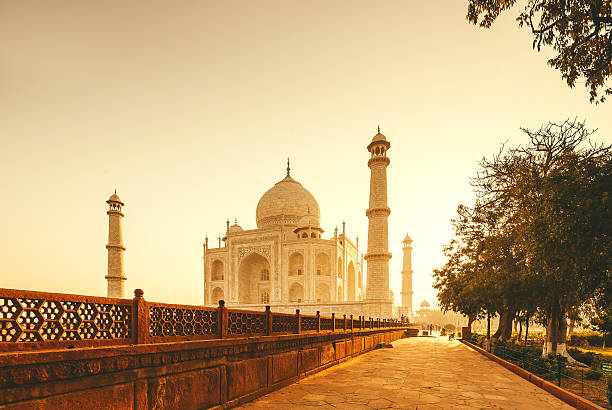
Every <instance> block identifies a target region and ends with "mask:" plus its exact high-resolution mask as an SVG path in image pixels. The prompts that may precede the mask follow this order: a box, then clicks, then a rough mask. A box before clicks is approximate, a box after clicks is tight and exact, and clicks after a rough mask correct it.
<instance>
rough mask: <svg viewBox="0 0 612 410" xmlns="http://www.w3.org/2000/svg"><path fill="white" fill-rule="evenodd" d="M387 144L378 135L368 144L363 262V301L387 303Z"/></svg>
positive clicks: (384, 139) (388, 255) (389, 257)
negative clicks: (364, 297) (366, 264)
mask: <svg viewBox="0 0 612 410" xmlns="http://www.w3.org/2000/svg"><path fill="white" fill-rule="evenodd" d="M390 147H391V144H390V143H389V142H388V141H387V139H386V138H385V136H384V135H382V134H381V133H380V127H378V134H376V135H375V136H374V138H372V142H371V143H370V145H368V151H369V152H370V154H371V157H370V159H369V160H368V167H370V171H371V172H370V206H369V208H368V210H367V211H366V216H367V217H368V250H367V254H366V255H365V259H366V261H367V263H368V271H367V272H368V275H367V285H366V299H367V300H379V301H381V302H382V301H385V302H389V301H390V292H389V259H391V254H390V253H389V226H388V221H387V218H389V214H390V213H391V210H390V209H389V207H388V206H387V166H389V162H390V161H389V158H388V157H387V150H388V149H389V148H390Z"/></svg>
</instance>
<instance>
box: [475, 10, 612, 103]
mask: <svg viewBox="0 0 612 410" xmlns="http://www.w3.org/2000/svg"><path fill="white" fill-rule="evenodd" d="M516 3H517V1H516V0H468V11H467V19H468V21H469V22H471V23H473V24H475V25H479V26H480V27H484V28H489V27H491V25H492V24H493V22H494V21H495V19H496V18H497V17H498V16H499V15H500V14H501V13H502V12H504V11H506V10H508V9H511V8H512V7H513V6H514V5H515V4H516ZM520 4H522V5H523V8H522V11H521V12H520V14H519V16H518V18H517V21H518V24H519V26H520V27H523V26H526V27H528V28H529V29H530V30H531V33H532V35H533V48H536V49H537V50H538V51H540V49H541V47H542V46H550V47H552V48H553V50H554V51H555V53H556V55H555V56H554V57H553V58H551V59H550V60H548V64H549V65H550V66H552V67H554V68H555V69H557V70H559V71H560V72H561V76H562V78H563V79H564V80H565V81H566V82H567V85H568V86H570V87H574V85H576V81H577V80H578V79H579V78H585V80H586V82H585V86H586V87H588V88H589V89H590V90H589V92H590V101H591V102H603V101H605V99H606V95H610V94H612V88H610V87H606V81H607V80H608V79H609V78H610V76H611V75H612V2H611V1H610V0H571V1H570V0H525V1H523V2H520ZM601 90H603V93H602V92H601Z"/></svg>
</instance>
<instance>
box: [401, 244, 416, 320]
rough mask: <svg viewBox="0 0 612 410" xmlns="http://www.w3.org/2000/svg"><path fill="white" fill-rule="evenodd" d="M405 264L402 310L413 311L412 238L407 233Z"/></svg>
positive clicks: (404, 249)
mask: <svg viewBox="0 0 612 410" xmlns="http://www.w3.org/2000/svg"><path fill="white" fill-rule="evenodd" d="M402 243H403V244H404V247H403V251H404V266H403V269H402V310H405V311H408V312H412V295H413V294H414V292H413V291H412V239H410V236H408V234H406V237H405V238H404V241H403V242H402Z"/></svg>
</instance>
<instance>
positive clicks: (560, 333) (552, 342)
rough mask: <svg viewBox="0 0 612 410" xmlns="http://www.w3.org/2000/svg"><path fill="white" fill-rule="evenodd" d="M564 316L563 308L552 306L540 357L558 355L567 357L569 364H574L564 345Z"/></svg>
mask: <svg viewBox="0 0 612 410" xmlns="http://www.w3.org/2000/svg"><path fill="white" fill-rule="evenodd" d="M566 316H567V314H566V311H565V309H564V308H563V307H561V306H559V305H558V304H555V306H553V309H552V311H551V315H550V318H549V319H548V323H547V324H546V341H545V343H544V346H542V355H543V356H547V355H549V354H553V355H557V354H560V355H563V356H565V357H567V358H568V360H569V361H570V362H574V359H573V358H572V357H571V356H570V355H569V354H568V353H567V346H566V344H565V341H566V338H567V319H566Z"/></svg>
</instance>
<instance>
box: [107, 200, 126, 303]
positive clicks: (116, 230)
mask: <svg viewBox="0 0 612 410" xmlns="http://www.w3.org/2000/svg"><path fill="white" fill-rule="evenodd" d="M106 203H107V204H108V211H106V214H107V215H108V244H107V245H106V249H108V274H107V275H106V281H107V282H108V292H107V296H108V297H109V298H124V297H125V282H124V281H125V280H126V279H127V278H126V277H125V272H124V271H123V252H125V248H124V247H123V232H122V229H121V219H122V218H123V214H122V213H121V207H122V206H123V202H121V199H119V196H118V195H117V191H116V190H115V193H114V194H112V195H111V197H110V198H109V199H108V201H106Z"/></svg>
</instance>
